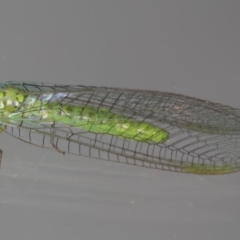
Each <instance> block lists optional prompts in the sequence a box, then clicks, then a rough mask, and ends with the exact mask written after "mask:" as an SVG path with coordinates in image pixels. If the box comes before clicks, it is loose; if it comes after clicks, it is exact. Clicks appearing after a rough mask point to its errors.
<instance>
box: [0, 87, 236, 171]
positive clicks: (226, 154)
mask: <svg viewBox="0 0 240 240" xmlns="http://www.w3.org/2000/svg"><path fill="white" fill-rule="evenodd" d="M0 129H1V131H4V132H6V133H7V134H10V135H12V136H13V137H15V138H18V139H20V140H22V141H24V142H26V143H30V144H33V145H37V146H40V147H43V148H49V149H54V150H57V151H58V152H60V153H71V154H75V155H79V156H86V157H91V158H97V159H102V160H107V161H114V162H119V163H126V164H129V165H136V166H142V167H147V168H154V169H161V170H168V171H176V172H184V173H194V174H224V173H232V172H237V171H239V170H240V110H239V109H234V108H232V107H229V106H224V105H221V104H217V103H212V102H208V101H204V100H200V99H197V98H193V97H187V96H184V95H179V94H173V93H166V92H157V91H144V90H131V89H120V88H107V87H93V86H81V85H51V84H45V83H41V84H37V83H18V82H6V83H0ZM1 154H2V151H1Z"/></svg>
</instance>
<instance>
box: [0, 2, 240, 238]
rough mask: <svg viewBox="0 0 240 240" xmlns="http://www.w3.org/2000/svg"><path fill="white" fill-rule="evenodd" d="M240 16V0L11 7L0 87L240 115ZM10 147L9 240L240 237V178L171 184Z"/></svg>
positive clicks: (10, 143)
mask: <svg viewBox="0 0 240 240" xmlns="http://www.w3.org/2000/svg"><path fill="white" fill-rule="evenodd" d="M239 12H240V2H239V1H238V0H236V1H224V0H218V1H217V0H215V1H214V0H212V1H209V0H202V1H197V0H196V1H187V0H166V1H154V0H148V1H142V0H121V1H107V0H85V1H77V0H75V1H69V0H68V1H62V0H58V1H57V0H56V1H54V0H48V1H45V0H42V1H34V0H32V1H25V0H2V1H1V2H0V79H1V81H2V82H3V81H9V80H18V81H25V82H28V81H30V82H47V83H63V84H83V85H97V86H111V87H123V88H138V89H149V90H159V91H168V92H176V93H182V94H185V95H190V96H195V97H199V98H203V99H207V100H211V101H214V102H220V103H223V104H227V105H231V106H234V107H239V88H240V67H239V66H240V27H239V26H240V14H239ZM0 139H1V148H2V149H3V150H4V156H3V160H2V166H1V171H0V239H1V240H5V239H9V240H12V239H19V240H22V239H24V240H28V239H31V240H32V239H34V240H38V239H51V240H52V239H58V240H62V239H68V240H71V239H84V240H90V239H99V240H101V239H104V240H109V239H111V240H115V239H117V240H118V239H119V240H120V239H121V240H123V239H131V240H135V239H137V240H146V239H148V240H149V239H163V240H173V239H177V240H203V239H211V240H214V239H218V240H226V239H228V240H231V239H234V240H235V239H238V238H239V236H240V228H239V223H240V206H239V200H240V189H239V188H240V187H239V186H240V174H239V173H236V174H230V175H222V176H195V175H190V174H179V173H171V172H164V171H157V170H151V169H144V168H140V167H133V166H127V165H121V164H115V163H107V162H104V161H100V160H94V159H86V158H83V157H77V156H71V155H66V156H62V155H61V154H59V153H57V152H54V151H48V150H45V149H41V148H37V147H34V146H31V145H28V144H25V143H22V142H20V141H18V140H16V139H14V138H10V137H9V136H7V135H6V134H4V133H3V134H1V136H0Z"/></svg>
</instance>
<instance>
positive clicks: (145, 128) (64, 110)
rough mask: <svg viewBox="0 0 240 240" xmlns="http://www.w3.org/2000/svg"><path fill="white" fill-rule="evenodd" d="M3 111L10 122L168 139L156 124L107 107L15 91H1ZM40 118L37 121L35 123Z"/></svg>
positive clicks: (154, 140) (151, 139)
mask: <svg viewBox="0 0 240 240" xmlns="http://www.w3.org/2000/svg"><path fill="white" fill-rule="evenodd" d="M0 111H1V115H2V116H3V117H2V118H4V120H5V121H6V122H12V121H13V122H14V121H17V120H19V121H29V120H31V121H32V122H34V123H36V124H40V123H49V124H51V123H54V122H55V123H62V124H66V125H68V126H71V127H76V128H80V129H82V130H85V131H89V132H94V133H103V134H110V135H113V136H119V137H122V138H126V139H130V140H135V141H144V142H149V143H151V142H152V143H158V142H164V141H166V140H167V139H168V133H167V132H166V131H164V130H162V129H160V128H158V127H155V126H154V125H152V124H149V123H146V122H140V121H136V120H131V119H127V118H126V117H124V116H121V115H117V114H114V113H111V112H110V111H109V110H108V109H105V108H98V109H95V108H92V107H87V106H74V105H71V104H68V105H61V104H60V103H58V102H57V101H55V102H54V101H52V102H47V101H40V100H37V99H36V98H35V96H32V95H31V94H29V95H27V94H25V93H24V92H21V91H19V90H17V89H12V88H9V89H4V90H0ZM36 118H37V120H33V119H36Z"/></svg>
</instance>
